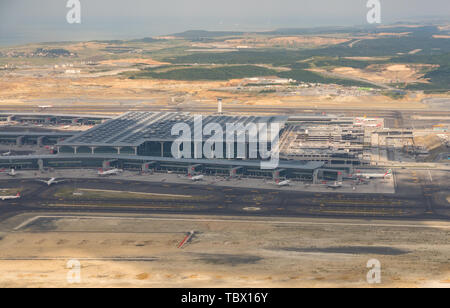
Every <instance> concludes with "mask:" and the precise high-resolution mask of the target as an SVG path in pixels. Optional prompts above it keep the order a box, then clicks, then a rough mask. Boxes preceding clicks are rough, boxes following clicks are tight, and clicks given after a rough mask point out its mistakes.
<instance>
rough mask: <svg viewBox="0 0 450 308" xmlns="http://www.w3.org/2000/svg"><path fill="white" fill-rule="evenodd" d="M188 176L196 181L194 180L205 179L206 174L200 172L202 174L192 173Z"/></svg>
mask: <svg viewBox="0 0 450 308" xmlns="http://www.w3.org/2000/svg"><path fill="white" fill-rule="evenodd" d="M188 177H189V179H190V180H191V181H194V182H198V181H203V179H204V178H205V176H204V175H202V174H200V175H195V176H192V175H190V174H189V175H188Z"/></svg>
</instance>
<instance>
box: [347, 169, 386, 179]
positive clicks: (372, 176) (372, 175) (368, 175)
mask: <svg viewBox="0 0 450 308" xmlns="http://www.w3.org/2000/svg"><path fill="white" fill-rule="evenodd" d="M356 175H357V176H359V177H363V178H366V179H385V178H390V177H391V176H392V169H389V170H388V171H386V173H384V174H382V173H357V174H356Z"/></svg>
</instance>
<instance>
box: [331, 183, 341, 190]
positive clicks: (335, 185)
mask: <svg viewBox="0 0 450 308" xmlns="http://www.w3.org/2000/svg"><path fill="white" fill-rule="evenodd" d="M341 187H342V183H339V182H334V183H333V184H329V185H328V188H333V189H338V188H341Z"/></svg>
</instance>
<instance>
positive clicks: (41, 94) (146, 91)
mask: <svg viewBox="0 0 450 308" xmlns="http://www.w3.org/2000/svg"><path fill="white" fill-rule="evenodd" d="M234 82H237V81H234ZM0 83H1V84H2V87H0V109H2V110H15V111H20V109H21V108H29V107H30V106H34V107H36V108H38V106H40V105H43V104H45V105H47V104H50V105H52V106H54V107H55V108H58V107H67V106H71V105H73V104H74V101H75V102H76V106H75V107H76V109H77V110H80V109H83V112H86V113H90V112H91V113H92V111H91V110H90V108H91V107H92V106H95V108H94V109H95V111H98V110H99V109H98V108H100V109H104V110H105V113H108V112H109V111H110V110H111V108H114V107H118V106H120V107H121V108H122V107H123V108H125V109H127V110H131V109H135V108H138V109H139V108H140V107H145V106H152V105H158V106H177V105H179V104H192V103H195V104H196V105H204V106H209V107H211V106H216V105H217V97H222V98H223V99H224V108H225V109H226V107H227V104H233V105H239V106H242V107H243V108H246V107H251V106H277V107H299V108H302V107H303V108H347V109H348V108H358V109H367V108H370V109H393V108H394V107H395V108H396V109H424V108H427V106H426V105H425V104H423V103H421V100H422V99H424V98H426V97H429V96H426V95H416V96H415V97H414V98H412V97H405V98H404V99H401V100H394V99H391V98H389V97H386V96H382V95H379V96H371V97H370V98H369V99H368V98H367V97H366V96H360V97H358V96H352V97H351V96H340V97H330V96H327V95H317V96H301V95H295V96H280V95H277V94H265V95H254V94H249V93H237V92H236V93H234V92H224V91H215V90H214V89H218V88H221V87H227V86H230V85H231V83H230V82H187V81H186V82H176V81H165V80H130V79H121V78H117V77H113V76H107V77H99V78H76V79H71V78H51V77H48V78H45V77H42V78H32V77H15V78H13V79H9V78H0ZM36 89H39V91H37V90H36ZM105 91H107V93H108V95H107V96H105ZM66 100H67V101H66ZM105 100H106V101H105ZM108 100H109V101H108ZM83 106H84V108H82V107H83ZM94 109H93V110H94Z"/></svg>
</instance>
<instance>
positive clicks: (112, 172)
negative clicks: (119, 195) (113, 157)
mask: <svg viewBox="0 0 450 308" xmlns="http://www.w3.org/2000/svg"><path fill="white" fill-rule="evenodd" d="M122 172H123V170H122V169H117V168H115V169H110V170H106V171H105V170H103V169H102V168H100V169H98V173H97V174H98V175H99V176H110V175H118V174H119V173H122Z"/></svg>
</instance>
